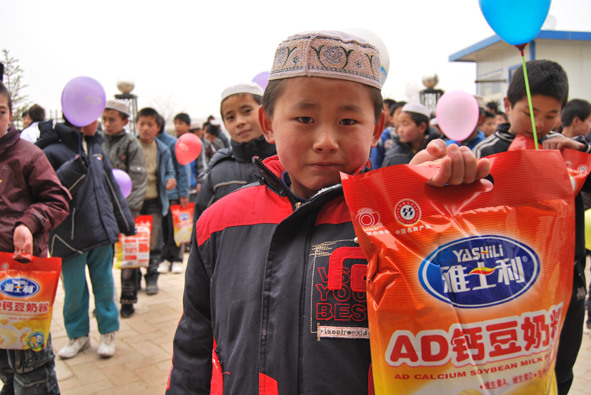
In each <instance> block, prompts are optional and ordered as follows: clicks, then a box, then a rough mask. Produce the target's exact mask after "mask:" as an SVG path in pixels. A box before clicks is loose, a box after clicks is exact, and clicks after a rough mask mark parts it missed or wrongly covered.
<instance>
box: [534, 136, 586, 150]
mask: <svg viewBox="0 0 591 395" xmlns="http://www.w3.org/2000/svg"><path fill="white" fill-rule="evenodd" d="M542 147H544V149H557V150H561V149H563V148H571V149H574V150H576V151H582V150H583V149H584V148H585V144H583V143H579V142H578V141H576V140H573V139H569V138H568V137H564V136H557V137H552V138H550V139H547V140H544V141H543V142H542Z"/></svg>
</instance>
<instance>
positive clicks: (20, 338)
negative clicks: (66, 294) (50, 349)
mask: <svg viewBox="0 0 591 395" xmlns="http://www.w3.org/2000/svg"><path fill="white" fill-rule="evenodd" d="M0 268H1V270H0V348H2V349H8V350H27V349H31V350H34V351H38V350H41V349H43V347H45V345H46V344H47V337H48V336H49V327H50V326H51V316H52V312H53V302H54V300H55V293H56V291H57V284H58V282H59V277H60V272H61V269H62V260H61V258H37V257H31V262H29V263H20V262H18V261H16V260H14V259H13V255H12V253H6V252H0Z"/></svg>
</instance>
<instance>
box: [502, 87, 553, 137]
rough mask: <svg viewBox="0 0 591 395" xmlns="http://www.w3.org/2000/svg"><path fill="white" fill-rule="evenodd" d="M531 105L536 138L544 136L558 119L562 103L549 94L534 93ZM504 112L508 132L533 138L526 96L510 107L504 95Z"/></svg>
mask: <svg viewBox="0 0 591 395" xmlns="http://www.w3.org/2000/svg"><path fill="white" fill-rule="evenodd" d="M531 101H532V106H533V109H534V118H535V123H536V134H537V136H538V140H539V139H541V138H542V137H544V136H546V135H547V134H548V133H550V131H552V129H553V128H554V126H556V122H557V121H558V120H559V119H560V111H561V110H562V104H561V103H560V101H558V100H556V99H554V98H553V97H550V96H545V95H534V96H532V98H531ZM504 102H505V112H506V113H507V115H508V116H509V123H510V124H511V128H510V129H509V132H511V133H513V134H515V135H517V134H521V135H523V136H526V137H529V138H531V139H533V138H534V136H533V131H532V126H531V117H530V113H529V105H528V102H527V98H523V99H521V100H519V101H518V102H516V103H515V105H514V106H513V107H511V103H509V100H508V99H507V98H506V97H505V100H504Z"/></svg>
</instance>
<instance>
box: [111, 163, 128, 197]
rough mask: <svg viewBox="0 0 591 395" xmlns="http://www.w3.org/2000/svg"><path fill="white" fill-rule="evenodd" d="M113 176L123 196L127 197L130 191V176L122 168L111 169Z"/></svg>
mask: <svg viewBox="0 0 591 395" xmlns="http://www.w3.org/2000/svg"><path fill="white" fill-rule="evenodd" d="M113 177H115V181H117V184H119V189H120V190H121V194H122V195H123V197H124V198H127V197H128V196H129V194H130V193H131V177H129V175H128V174H127V173H126V172H124V171H123V170H119V169H113Z"/></svg>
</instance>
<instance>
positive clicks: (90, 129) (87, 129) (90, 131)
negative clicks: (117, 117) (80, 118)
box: [80, 119, 98, 136]
mask: <svg viewBox="0 0 591 395" xmlns="http://www.w3.org/2000/svg"><path fill="white" fill-rule="evenodd" d="M97 129H98V119H97V120H96V121H94V122H93V123H91V124H89V125H86V126H82V127H81V128H80V133H82V134H83V135H84V136H94V135H95V133H96V130H97Z"/></svg>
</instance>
